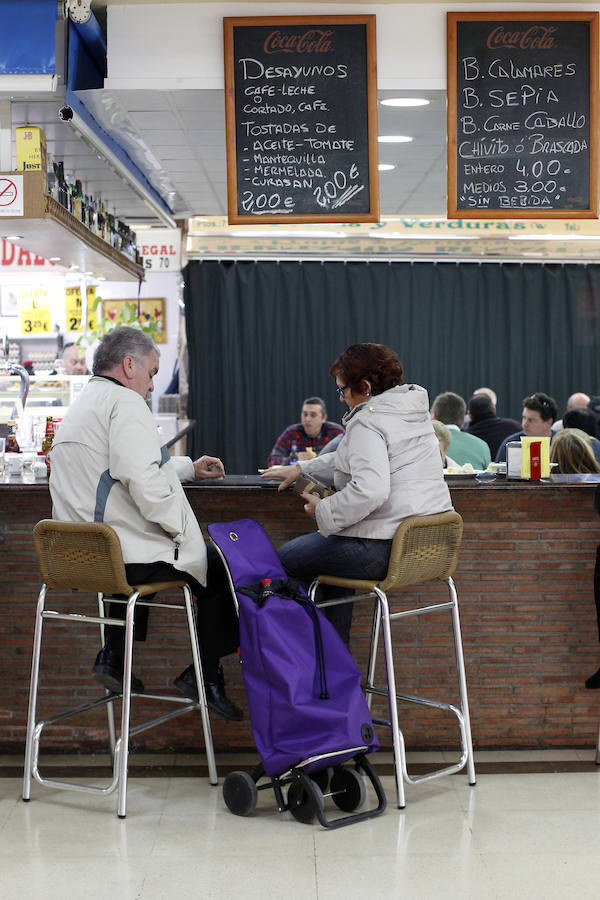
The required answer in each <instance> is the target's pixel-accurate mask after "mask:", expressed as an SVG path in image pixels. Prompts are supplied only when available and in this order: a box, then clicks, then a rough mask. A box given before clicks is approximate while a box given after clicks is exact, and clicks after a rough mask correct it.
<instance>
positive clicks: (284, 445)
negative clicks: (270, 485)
mask: <svg viewBox="0 0 600 900" xmlns="http://www.w3.org/2000/svg"><path fill="white" fill-rule="evenodd" d="M300 417H301V421H300V422H296V424H295V425H290V426H289V427H288V428H286V429H285V431H283V432H282V433H281V434H280V435H279V437H278V438H277V440H276V441H275V444H274V446H273V449H272V450H271V452H270V454H269V459H268V460H267V466H279V465H284V464H285V463H287V462H288V460H289V458H290V456H291V455H292V451H294V452H295V453H296V456H297V459H311V457H312V456H313V455H316V454H318V453H320V451H321V450H322V449H323V447H325V446H326V445H327V444H328V443H329V441H331V440H333V438H335V437H337V436H338V435H343V434H344V429H343V428H342V426H341V425H338V424H337V422H329V421H328V419H327V408H326V407H325V401H324V400H322V399H321V398H320V397H307V398H306V400H305V401H304V403H303V404H302V412H301V414H300ZM294 445H295V450H294ZM309 447H310V448H311V450H312V452H311V451H310V450H308V448H309Z"/></svg>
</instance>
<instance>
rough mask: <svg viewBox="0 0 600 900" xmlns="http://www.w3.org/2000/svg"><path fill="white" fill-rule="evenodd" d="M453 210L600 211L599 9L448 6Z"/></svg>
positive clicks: (591, 214)
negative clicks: (460, 9) (481, 9)
mask: <svg viewBox="0 0 600 900" xmlns="http://www.w3.org/2000/svg"><path fill="white" fill-rule="evenodd" d="M447 26H448V216H449V218H475V217H479V218H485V217H489V218H496V219H498V218H503V217H504V218H519V217H520V218H536V219H542V218H577V217H585V218H597V216H598V13H597V12H593V13H586V12H550V13H548V12H544V13H537V12H513V13H511V12H507V13H506V14H502V13H494V12H490V13H468V12H465V13H458V12H457V13H448V14H447Z"/></svg>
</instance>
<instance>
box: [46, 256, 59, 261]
mask: <svg viewBox="0 0 600 900" xmlns="http://www.w3.org/2000/svg"><path fill="white" fill-rule="evenodd" d="M61 259H62V256H49V257H48V262H60V261H61Z"/></svg>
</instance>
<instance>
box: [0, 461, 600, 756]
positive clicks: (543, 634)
mask: <svg viewBox="0 0 600 900" xmlns="http://www.w3.org/2000/svg"><path fill="white" fill-rule="evenodd" d="M449 484H450V490H451V494H452V500H453V503H454V506H455V509H456V510H457V511H458V512H459V513H460V514H461V516H462V517H463V520H464V536H463V543H462V548H461V554H460V563H459V567H458V569H457V571H456V574H455V581H456V585H457V589H458V595H459V602H460V608H461V620H462V629H463V643H464V652H465V663H466V669H467V680H468V687H469V699H470V706H471V717H472V729H473V740H474V744H475V746H476V747H479V748H488V749H489V748H499V749H521V748H553V747H556V748H558V747H593V746H595V742H596V736H597V732H598V721H599V718H600V703H599V701H600V693H597V692H595V691H587V690H585V688H584V681H585V679H586V677H588V675H590V674H591V673H592V672H594V671H595V670H596V669H597V668H598V666H600V647H599V645H598V635H597V629H596V613H595V607H594V597H593V573H594V562H595V554H596V546H597V544H598V543H600V519H599V518H598V516H597V514H596V513H595V511H594V502H593V501H594V492H595V489H596V485H595V484H589V483H576V484H563V483H561V484H546V483H541V484H533V483H521V482H510V481H506V480H505V479H503V480H495V481H491V482H484V483H479V482H477V481H475V480H474V479H460V480H459V479H449ZM185 489H186V494H187V496H188V498H189V500H190V503H191V505H192V508H193V509H194V512H195V514H196V516H197V517H198V520H199V521H200V522H201V523H202V524H203V525H204V524H205V523H207V522H212V521H230V520H234V519H241V518H253V519H256V520H257V521H259V522H260V523H261V524H262V525H263V527H264V528H265V530H266V531H267V533H268V534H269V536H270V537H271V539H272V540H273V542H274V544H275V545H276V546H278V545H280V544H281V543H283V542H284V541H285V540H288V539H289V538H291V537H295V536H296V535H298V534H301V533H304V532H307V531H310V530H312V527H313V523H311V521H310V520H309V519H308V518H307V517H306V516H305V514H304V512H303V510H302V501H301V499H300V498H298V497H297V496H295V495H293V494H292V493H291V492H284V493H279V492H277V490H276V484H274V483H272V482H271V483H267V484H265V483H262V484H260V483H259V482H258V479H257V477H256V476H228V477H227V478H225V479H224V480H222V481H219V482H211V483H204V484H202V483H199V484H191V485H186V488H185ZM0 513H1V518H0V521H1V523H2V524H1V526H0V547H1V552H2V567H1V571H0V580H1V583H2V589H1V591H0V606H1V616H0V631H1V634H2V640H1V646H2V654H1V658H0V673H1V676H2V686H3V692H2V699H1V700H0V752H9V753H10V752H12V753H14V752H20V751H21V750H22V748H23V746H24V738H25V721H26V714H27V699H28V684H29V667H30V660H31V645H32V636H33V625H34V615H35V604H36V600H37V594H38V591H39V575H38V571H37V562H36V558H35V553H34V549H33V541H32V538H31V532H32V529H33V526H34V525H35V523H36V522H37V521H38V520H39V519H42V518H48V517H50V515H51V504H50V495H49V491H48V485H47V483H46V482H45V481H41V482H34V481H33V479H32V478H31V477H30V476H23V477H20V476H11V477H5V480H4V481H3V482H1V483H0ZM431 591H434V592H437V593H439V596H440V597H442V596H443V595H444V594H445V588H444V587H443V586H433V587H431V586H421V587H419V588H418V589H411V594H410V595H408V593H404V594H402V593H398V594H396V595H395V597H396V598H397V599H396V600H395V601H394V603H396V604H400V603H406V602H410V604H412V603H413V602H414V599H415V594H422V595H424V594H425V593H428V594H430V593H431ZM75 596H77V595H75ZM50 597H52V592H51V593H50ZM183 618H184V617H183V615H182V616H181V621H178V619H176V618H171V619H170V620H169V619H168V617H167V613H166V611H164V610H155V611H153V612H152V615H151V621H150V628H149V637H148V642H147V644H146V645H143V644H138V645H136V654H135V656H134V669H135V672H136V675H138V677H141V678H142V680H143V681H144V682H145V683H146V685H147V687H148V688H149V689H150V688H151V689H152V690H153V691H156V690H164V689H170V683H171V682H172V680H173V678H174V677H175V676H176V675H178V674H179V672H180V671H181V670H182V669H183V668H185V666H186V665H187V664H188V662H189V659H188V656H189V651H187V650H186V640H185V626H184V621H183ZM447 618H448V616H447V615H439V616H427V617H423V618H422V619H420V620H413V619H409V620H405V622H403V623H402V624H399V625H397V626H395V629H396V630H395V638H394V642H395V647H396V651H395V652H396V659H397V663H398V665H397V679H398V689H399V690H401V691H403V692H405V693H415V694H422V695H424V696H431V697H433V698H436V699H444V700H448V701H450V702H455V701H456V700H457V691H456V688H455V679H454V669H453V651H452V644H451V638H450V632H449V628H448V622H447ZM370 619H371V606H370V604H366V603H363V604H357V605H356V606H355V611H354V622H353V627H352V636H351V650H352V652H353V654H354V655H355V656H356V658H357V659H358V661H359V663H364V661H365V656H366V652H367V646H368V640H369V633H370ZM98 647H99V637H98V633H97V631H96V629H95V628H94V627H93V626H89V625H88V626H81V627H80V628H79V629H73V627H72V626H71V627H69V630H68V631H67V630H66V629H65V628H64V627H63V626H62V625H61V624H60V623H50V624H49V625H47V626H46V632H45V637H44V652H43V656H42V660H43V665H42V673H41V678H42V680H41V692H40V709H41V712H42V714H50V713H51V712H54V711H56V710H58V709H60V708H61V707H62V706H63V705H65V702H66V703H67V704H69V705H75V703H78V702H83V701H84V700H85V699H88V698H90V697H92V696H95V695H97V693H98V691H97V685H96V684H95V682H94V681H93V679H92V677H91V666H92V664H93V661H94V658H95V654H96V653H97V650H98ZM225 674H226V681H227V691H228V693H229V694H230V695H231V696H232V698H233V699H234V700H236V701H237V702H238V703H239V704H240V705H242V706H244V707H245V706H246V704H245V698H244V691H243V685H242V680H241V672H240V670H239V664H238V661H237V658H236V657H230V658H228V659H227V660H226V661H225ZM140 705H143V709H142V711H141V715H147V714H148V712H149V706H150V705H151V701H141V700H136V701H134V715H133V721H134V722H135V720H136V715H135V707H136V706H137V707H138V709H139V707H140ZM375 710H376V711H377V707H375ZM194 718H195V717H193V716H183V717H181V718H180V719H175V720H173V721H171V722H169V723H168V724H167V725H166V726H164V727H161V728H156V729H153V730H151V731H149V732H145V733H143V734H141V735H139V736H138V737H137V738H136V740H135V742H134V747H137V748H139V749H144V750H148V751H156V750H168V749H170V750H174V751H185V750H192V751H193V750H202V736H201V735H202V732H201V727H200V722H199V719H198V721H194ZM211 718H212V725H213V731H214V740H215V748H216V749H217V751H218V750H223V751H224V750H232V749H240V750H242V749H249V748H252V746H253V741H252V735H251V731H250V727H249V723H248V721H247V719H246V720H245V721H244V722H243V723H241V724H237V723H231V722H225V721H224V720H222V719H219V718H218V717H216V716H214V715H213V716H212V717H211ZM71 723H73V724H72V725H71ZM85 726H86V727H85V728H80V727H79V726H78V725H76V724H75V720H70V721H69V724H67V723H61V724H60V725H59V726H56V727H55V729H54V731H51V730H50V729H49V730H48V735H47V737H46V740H45V744H44V746H45V747H46V748H48V749H51V748H52V747H53V746H54V747H56V748H57V749H58V748H60V749H61V750H66V749H68V750H72V751H77V750H81V751H86V752H87V751H92V750H101V749H104V747H105V744H104V735H103V726H104V719H103V717H102V714H101V713H93V714H92V713H91V714H88V716H87V719H86V720H85ZM401 727H402V728H403V730H404V733H405V737H406V741H407V746H408V747H409V748H412V749H419V748H422V749H446V748H450V747H453V746H455V742H456V735H455V727H454V722H453V720H450V718H446V716H445V714H443V713H440V712H438V711H430V710H421V709H418V708H413V707H406V709H402V710H401ZM380 738H381V740H382V744H383V746H389V733H388V732H387V730H385V729H380Z"/></svg>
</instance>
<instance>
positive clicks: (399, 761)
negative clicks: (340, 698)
mask: <svg viewBox="0 0 600 900" xmlns="http://www.w3.org/2000/svg"><path fill="white" fill-rule="evenodd" d="M375 593H376V594H377V597H378V598H379V608H380V610H381V620H382V621H383V647H384V653H385V671H386V680H387V689H388V705H389V711H390V727H391V729H392V745H393V748H394V770H395V775H396V796H397V800H398V809H404V807H405V806H406V800H405V797H404V781H403V775H404V772H405V771H406V748H405V745H404V735H403V734H402V732H401V731H400V724H399V722H398V704H397V702H396V676H395V673H394V654H393V650H392V629H391V623H390V610H389V606H388V599H387V597H386V595H385V593H384V592H383V591H382V590H381V589H380V588H378V587H375ZM377 631H379V629H377ZM377 636H378V635H377ZM373 655H374V654H373Z"/></svg>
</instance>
